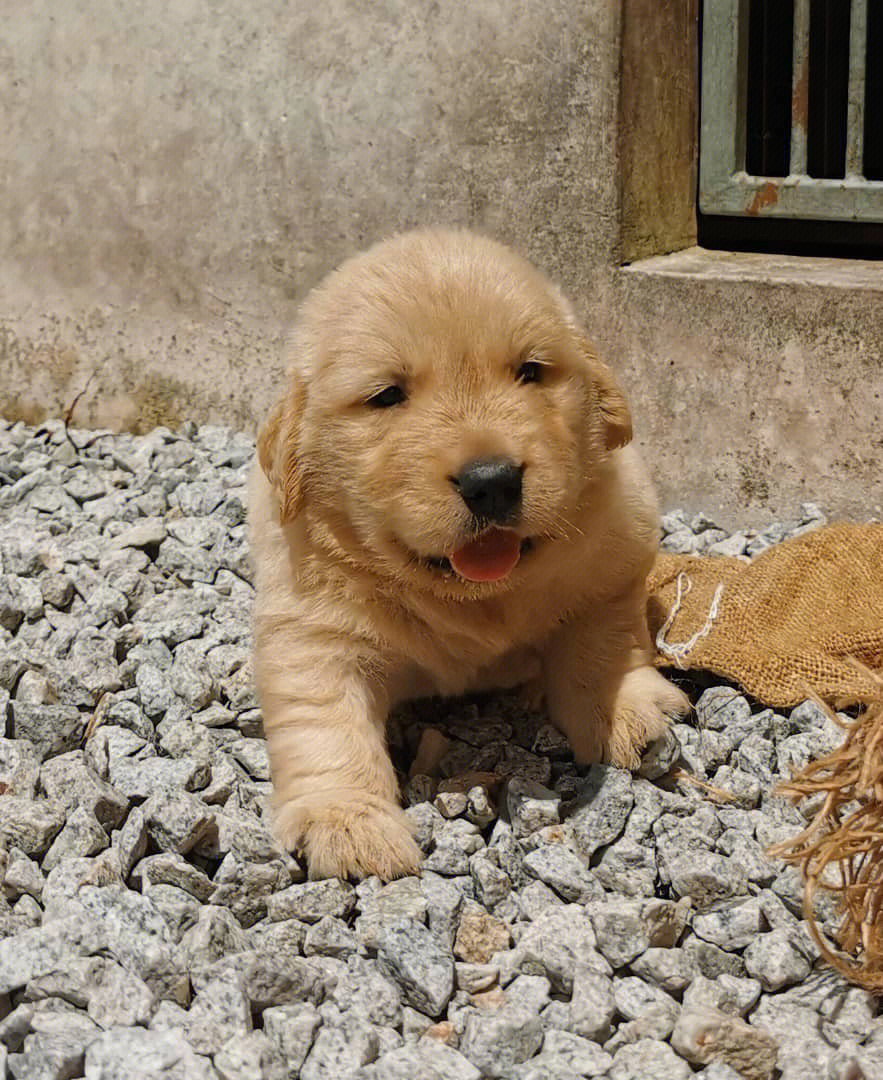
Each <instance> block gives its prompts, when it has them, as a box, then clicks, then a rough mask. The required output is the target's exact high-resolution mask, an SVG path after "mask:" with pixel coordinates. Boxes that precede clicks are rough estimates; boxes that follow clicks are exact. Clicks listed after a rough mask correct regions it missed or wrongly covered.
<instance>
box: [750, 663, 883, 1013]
mask: <svg viewBox="0 0 883 1080" xmlns="http://www.w3.org/2000/svg"><path fill="white" fill-rule="evenodd" d="M874 678H875V681H876V683H877V686H878V688H879V696H878V697H877V698H876V700H874V701H872V702H871V703H869V704H868V705H867V707H866V708H865V710H864V712H863V713H862V714H861V715H860V716H859V717H858V719H857V720H855V721H852V722H850V723H842V722H841V721H840V720H838V721H837V722H838V723H841V726H843V727H844V728H845V730H846V738H845V740H844V742H843V744H842V746H841V747H840V748H839V749H838V750H835V751H834V752H833V753H831V754H828V755H827V756H826V757H823V758H820V759H819V760H818V761H814V762H811V763H810V764H809V765H807V767H806V768H805V769H803V770H802V772H800V773H798V774H797V775H796V776H795V777H794V778H793V779H792V780H791V781H790V782H789V783H787V784H784V785H782V787H781V788H780V790H781V791H782V792H783V793H784V794H785V795H787V796H789V797H790V798H791V799H793V800H794V801H795V802H796V801H798V800H800V799H803V798H806V797H807V796H812V795H818V794H821V795H822V796H823V801H822V804H821V806H820V807H819V809H818V811H817V813H816V815H815V817H814V818H813V820H812V822H811V823H810V824H809V826H808V827H807V828H806V829H805V830H804V831H803V832H802V833H800V834H799V835H798V836H795V837H794V838H793V839H792V840H789V841H787V842H785V843H783V844H778V845H777V846H776V847H774V848H773V849H771V852H770V854H772V855H775V856H778V857H779V858H783V859H785V860H786V861H788V862H790V863H794V864H796V865H797V866H799V867H800V868H801V870H802V871H803V876H804V880H805V889H804V896H803V912H804V917H805V919H806V921H807V922H808V923H809V927H810V930H811V931H812V935H813V937H814V938H815V941H816V943H817V945H818V946H819V949H820V950H821V952H822V954H823V955H824V957H825V959H826V960H827V961H828V962H829V963H830V964H831V965H832V966H833V967H834V968H836V969H837V971H839V972H840V973H841V974H842V975H844V976H846V978H848V979H851V980H852V981H853V982H856V983H858V984H859V985H861V986H863V987H865V989H867V990H870V991H872V992H873V993H875V994H881V995H883V678H880V677H879V676H875V677H874ZM831 715H832V716H833V715H834V714H833V713H832V714H831ZM819 888H822V889H827V890H829V891H831V892H834V893H836V894H838V895H839V898H840V902H841V907H842V910H843V921H842V923H841V925H840V928H839V932H838V934H837V939H838V944H839V946H840V950H839V951H838V950H837V949H835V948H833V947H832V945H831V943H830V942H828V941H827V940H826V939H825V937H824V936H823V935H822V933H821V931H820V929H819V926H818V922H817V920H816V917H815V914H814V911H813V899H814V897H815V895H816V891H817V889H819Z"/></svg>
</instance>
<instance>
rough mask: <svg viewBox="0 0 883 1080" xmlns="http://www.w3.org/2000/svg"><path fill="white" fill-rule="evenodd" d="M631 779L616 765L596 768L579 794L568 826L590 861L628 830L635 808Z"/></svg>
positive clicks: (587, 777)
mask: <svg viewBox="0 0 883 1080" xmlns="http://www.w3.org/2000/svg"><path fill="white" fill-rule="evenodd" d="M634 801H635V797H634V793H633V791H632V778H631V775H630V774H629V773H628V772H626V771H625V770H624V769H617V768H614V767H613V766H612V765H592V766H591V767H590V769H589V771H588V773H587V774H586V778H585V780H584V781H583V782H582V783H581V784H580V786H579V789H578V791H577V801H576V806H575V808H574V809H573V810H572V811H571V813H570V815H569V817H568V819H567V826H568V828H569V830H570V831H571V833H572V835H573V837H574V839H575V840H576V843H577V847H578V848H579V850H580V851H581V852H582V854H583V855H584V856H585V857H586V858H589V857H590V856H591V855H593V854H594V853H595V852H596V851H597V850H598V848H602V847H606V846H607V845H608V844H612V843H613V841H614V840H616V838H617V837H618V836H619V835H620V833H621V832H622V830H623V829H624V828H625V823H626V821H627V820H628V816H629V813H630V812H631V809H632V806H633V805H634Z"/></svg>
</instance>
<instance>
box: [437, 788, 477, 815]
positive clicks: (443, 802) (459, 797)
mask: <svg viewBox="0 0 883 1080" xmlns="http://www.w3.org/2000/svg"><path fill="white" fill-rule="evenodd" d="M468 801H469V800H468V799H467V798H466V793H465V792H464V791H442V792H439V794H438V795H436V797H435V801H434V805H435V808H436V809H437V810H438V812H439V813H440V814H441V816H442V817H444V818H455V817H459V816H460V815H461V814H465V812H466V806H467V805H468Z"/></svg>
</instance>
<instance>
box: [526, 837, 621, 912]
mask: <svg viewBox="0 0 883 1080" xmlns="http://www.w3.org/2000/svg"><path fill="white" fill-rule="evenodd" d="M524 866H525V867H526V868H527V870H528V871H529V872H530V873H531V874H533V875H534V876H536V877H537V878H538V879H539V880H540V881H542V882H544V883H545V884H546V885H549V886H551V888H553V889H554V890H555V892H557V893H558V895H559V896H561V897H562V898H563V899H564V900H569V901H572V902H574V903H585V901H586V900H589V899H591V898H593V897H596V896H598V895H599V894H601V893H602V892H603V890H602V888H601V886H600V885H599V883H598V882H597V881H596V880H595V879H594V877H593V876H592V874H591V873H590V871H589V870H587V869H586V866H585V863H584V862H583V861H582V860H581V859H580V858H579V857H578V856H577V855H576V854H574V852H572V851H571V850H570V849H569V848H567V847H565V846H564V845H563V844H540V845H539V847H537V848H535V849H534V850H533V851H530V852H528V853H527V855H525V857H524Z"/></svg>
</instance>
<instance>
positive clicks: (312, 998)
mask: <svg viewBox="0 0 883 1080" xmlns="http://www.w3.org/2000/svg"><path fill="white" fill-rule="evenodd" d="M230 975H232V976H234V977H236V978H238V979H240V980H241V982H242V985H243V988H244V989H245V993H246V995H247V996H248V1000H249V1001H250V1002H251V1006H252V1010H253V1011H255V1012H263V1010H264V1009H267V1008H270V1007H271V1006H273V1005H285V1004H289V1003H300V1002H305V1001H308V1002H310V1003H311V1004H314V1005H315V1004H318V1002H319V1001H321V999H322V996H323V994H324V981H323V977H322V973H321V968H319V966H318V965H317V964H316V962H315V961H314V960H312V959H304V958H303V957H291V956H287V955H285V954H284V953H275V954H274V953H266V952H260V951H258V950H256V949H248V950H246V951H244V952H238V953H232V954H230V955H227V956H224V957H223V958H222V959H220V960H216V961H215V962H214V963H212V964H209V965H208V966H207V967H203V968H197V969H194V970H193V971H192V973H191V980H192V982H193V988H194V989H195V990H196V991H197V992H198V991H199V990H201V989H202V988H203V987H204V986H206V985H208V983H209V982H211V980H212V979H217V978H225V977H228V976H230Z"/></svg>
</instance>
